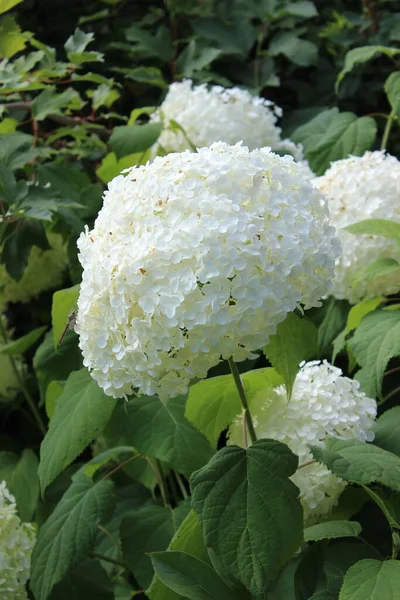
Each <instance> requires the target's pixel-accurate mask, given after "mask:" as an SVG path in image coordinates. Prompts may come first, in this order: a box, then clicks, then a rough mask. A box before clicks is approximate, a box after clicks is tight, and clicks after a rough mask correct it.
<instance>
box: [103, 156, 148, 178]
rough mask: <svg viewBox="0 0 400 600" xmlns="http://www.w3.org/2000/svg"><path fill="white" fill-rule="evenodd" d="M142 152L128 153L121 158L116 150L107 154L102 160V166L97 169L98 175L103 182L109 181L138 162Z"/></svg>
mask: <svg viewBox="0 0 400 600" xmlns="http://www.w3.org/2000/svg"><path fill="white" fill-rule="evenodd" d="M141 156H142V154H141V153H138V154H128V155H127V156H123V157H122V158H120V159H119V160H118V159H117V157H116V156H115V154H114V152H110V153H109V154H106V156H105V157H104V158H103V160H102V161H101V164H100V167H99V168H98V169H97V171H96V175H97V177H99V178H100V179H101V180H102V182H103V183H108V182H109V181H111V179H114V177H116V176H117V175H119V174H120V173H121V172H122V171H123V170H124V169H129V168H130V167H133V166H134V165H136V164H138V162H139V161H140V158H141Z"/></svg>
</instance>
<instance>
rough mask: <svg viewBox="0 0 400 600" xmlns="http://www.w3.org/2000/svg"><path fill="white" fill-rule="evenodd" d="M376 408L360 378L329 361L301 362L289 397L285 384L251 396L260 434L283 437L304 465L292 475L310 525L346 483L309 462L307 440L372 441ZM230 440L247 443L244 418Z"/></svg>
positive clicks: (326, 510)
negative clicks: (350, 374)
mask: <svg viewBox="0 0 400 600" xmlns="http://www.w3.org/2000/svg"><path fill="white" fill-rule="evenodd" d="M376 409H377V407H376V401H375V400H373V399H372V398H368V397H367V396H366V395H365V394H364V393H363V392H360V391H359V383H358V381H353V380H352V379H349V378H348V377H343V376H342V371H341V370H340V369H338V368H337V367H334V366H332V365H330V364H329V363H328V362H327V361H324V362H322V363H321V362H319V361H313V362H309V363H306V364H303V365H301V369H300V371H299V372H298V374H297V377H296V380H295V383H294V387H293V393H292V397H291V399H290V401H288V398H287V394H286V389H285V387H284V386H283V385H282V386H279V387H277V388H269V389H266V390H265V392H259V393H258V395H257V397H256V398H255V399H254V401H252V404H251V414H252V417H253V421H254V426H255V430H256V434H257V437H258V438H272V439H275V440H278V441H280V442H283V443H284V444H286V445H287V446H289V448H290V449H291V450H292V451H293V452H294V453H295V454H297V456H298V457H299V467H300V468H299V469H298V470H297V471H296V473H295V474H294V475H293V476H292V477H291V479H292V481H293V482H294V483H295V484H296V485H297V486H298V488H299V490H300V500H301V503H302V505H303V508H304V519H305V522H306V523H307V524H312V523H315V522H317V521H318V519H319V518H320V517H321V516H323V515H326V514H327V513H329V512H330V510H331V509H332V507H333V506H334V505H335V504H336V503H337V501H338V498H339V496H340V494H341V493H342V491H343V489H344V488H345V485H346V483H345V482H344V481H343V480H342V479H340V478H339V477H337V476H336V475H334V474H333V473H331V471H329V469H327V468H326V467H325V466H324V465H322V464H320V463H316V462H311V461H313V456H312V454H311V451H310V449H309V445H313V446H323V445H324V440H325V439H326V438H327V437H328V436H333V437H337V438H340V439H343V440H347V439H358V440H360V441H363V442H364V441H369V442H370V441H372V439H373V438H374V422H375V416H376ZM230 441H231V442H234V443H236V444H239V445H242V444H243V440H242V424H241V419H238V421H237V422H236V423H235V424H234V425H233V426H232V427H231V430H230ZM302 465H304V466H302Z"/></svg>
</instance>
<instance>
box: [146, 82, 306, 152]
mask: <svg viewBox="0 0 400 600" xmlns="http://www.w3.org/2000/svg"><path fill="white" fill-rule="evenodd" d="M281 116H282V109H281V108H279V107H278V106H276V105H275V104H274V103H273V102H271V101H270V100H265V99H264V98H260V97H257V96H252V95H251V94H250V93H249V92H248V91H247V90H243V89H240V88H237V87H233V88H223V87H222V86H217V85H216V86H213V87H211V88H210V89H209V88H208V87H207V85H206V84H202V85H199V86H193V82H192V81H191V80H190V79H186V80H184V81H182V82H177V83H173V84H172V85H171V86H170V88H169V91H168V93H167V95H166V97H165V100H164V102H163V103H162V104H161V106H160V107H159V108H158V109H157V111H156V112H155V113H154V114H153V115H152V117H151V119H152V121H164V124H165V128H164V130H163V132H162V133H161V136H160V138H159V139H158V141H157V144H156V147H155V152H157V150H158V148H161V149H162V150H163V152H164V153H168V152H181V151H183V150H186V149H190V146H191V144H193V145H194V146H195V147H199V148H201V147H203V146H211V144H212V143H214V142H219V141H222V142H226V143H227V144H232V145H233V144H236V143H238V142H243V143H244V145H245V146H247V147H248V148H249V149H250V150H255V149H256V148H263V147H265V146H268V147H270V148H271V149H272V150H273V151H274V152H279V153H281V152H283V153H289V154H292V155H293V157H294V158H295V159H296V160H301V159H302V158H303V148H302V146H301V145H296V144H295V143H294V142H292V141H290V140H288V139H285V140H282V139H281V131H282V130H281V128H280V127H278V126H277V124H276V123H277V120H278V117H281ZM171 121H175V122H176V123H178V124H179V125H180V126H181V127H182V128H183V131H181V130H179V129H177V128H176V126H175V127H174V126H173V124H172V123H171Z"/></svg>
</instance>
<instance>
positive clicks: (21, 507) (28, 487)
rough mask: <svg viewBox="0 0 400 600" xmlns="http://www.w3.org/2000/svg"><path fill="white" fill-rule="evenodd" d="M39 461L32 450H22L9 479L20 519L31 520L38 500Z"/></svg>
mask: <svg viewBox="0 0 400 600" xmlns="http://www.w3.org/2000/svg"><path fill="white" fill-rule="evenodd" d="M38 466H39V461H38V458H37V456H36V454H35V453H34V452H33V451H32V450H24V451H23V453H22V455H21V458H20V459H19V461H18V463H17V465H16V466H15V470H14V471H13V474H12V478H11V481H10V490H11V493H12V494H14V496H15V499H16V501H17V506H18V512H19V515H20V517H21V519H22V521H32V520H33V515H34V513H35V510H36V505H37V502H38V500H39V478H38Z"/></svg>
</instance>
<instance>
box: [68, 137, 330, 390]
mask: <svg viewBox="0 0 400 600" xmlns="http://www.w3.org/2000/svg"><path fill="white" fill-rule="evenodd" d="M78 246H79V250H80V254H79V259H80V261H81V264H82V266H83V279H82V285H81V289H80V296H79V300H78V308H79V311H78V318H77V325H76V331H77V332H78V333H79V336H80V347H81V349H82V353H83V356H84V364H85V365H86V366H87V367H88V368H89V370H90V371H91V374H92V376H93V378H94V379H96V381H97V382H98V384H99V385H100V386H101V387H102V388H103V389H104V391H105V392H106V394H108V395H110V396H114V397H123V396H125V395H126V394H130V393H131V392H132V390H133V389H135V388H137V389H138V390H139V392H140V393H142V394H146V395H153V394H157V393H158V394H159V395H160V397H162V398H166V397H173V396H176V395H178V394H180V393H185V392H186V391H187V387H188V384H189V382H190V381H191V380H192V379H195V378H203V377H206V375H207V371H208V369H210V368H211V367H212V366H214V365H216V364H218V362H219V361H220V360H221V359H227V358H229V357H233V359H234V360H236V361H242V360H245V359H246V358H248V357H251V356H252V352H253V351H254V350H256V349H258V348H261V347H262V346H263V345H264V344H266V343H267V342H268V339H269V336H270V335H272V334H274V333H275V331H276V326H277V324H278V323H280V322H281V321H283V319H284V318H285V316H286V314H287V313H288V312H290V311H293V310H294V309H295V308H296V306H298V304H299V303H301V304H303V305H305V307H306V308H308V307H311V306H317V305H319V300H320V298H321V297H322V296H323V295H324V294H326V293H327V292H328V291H329V289H330V280H331V278H332V276H333V269H334V263H335V258H336V256H337V254H338V252H339V245H338V243H337V240H336V238H335V237H334V229H333V228H332V227H331V226H330V225H329V217H328V212H327V207H326V201H325V198H324V197H323V196H322V194H321V193H320V192H319V191H318V190H317V189H316V188H315V187H314V186H313V185H312V184H311V183H310V181H309V180H308V179H307V178H306V177H304V174H303V170H302V167H301V166H299V165H297V164H296V163H295V162H294V161H293V159H292V158H291V157H289V156H286V157H283V158H282V157H280V156H277V155H276V154H273V153H272V152H270V150H269V149H268V148H262V149H261V150H255V151H253V152H249V150H248V148H246V147H243V146H241V145H240V144H237V145H236V146H228V145H227V144H225V143H222V142H220V143H218V144H213V145H212V146H211V147H210V148H201V149H199V151H198V153H191V152H184V153H181V154H170V155H168V156H167V157H157V158H156V159H155V160H154V162H153V163H151V164H148V165H146V166H140V167H136V168H133V169H132V170H130V171H129V172H128V174H127V176H126V177H124V176H122V175H121V176H118V177H116V178H115V179H114V180H113V181H112V182H111V183H110V184H109V188H108V191H106V193H105V196H104V205H103V208H102V209H101V211H100V213H99V215H98V217H97V219H96V222H95V226H94V229H93V230H92V231H90V232H89V231H88V230H86V232H84V233H83V234H82V235H81V237H80V239H79V241H78Z"/></svg>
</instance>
